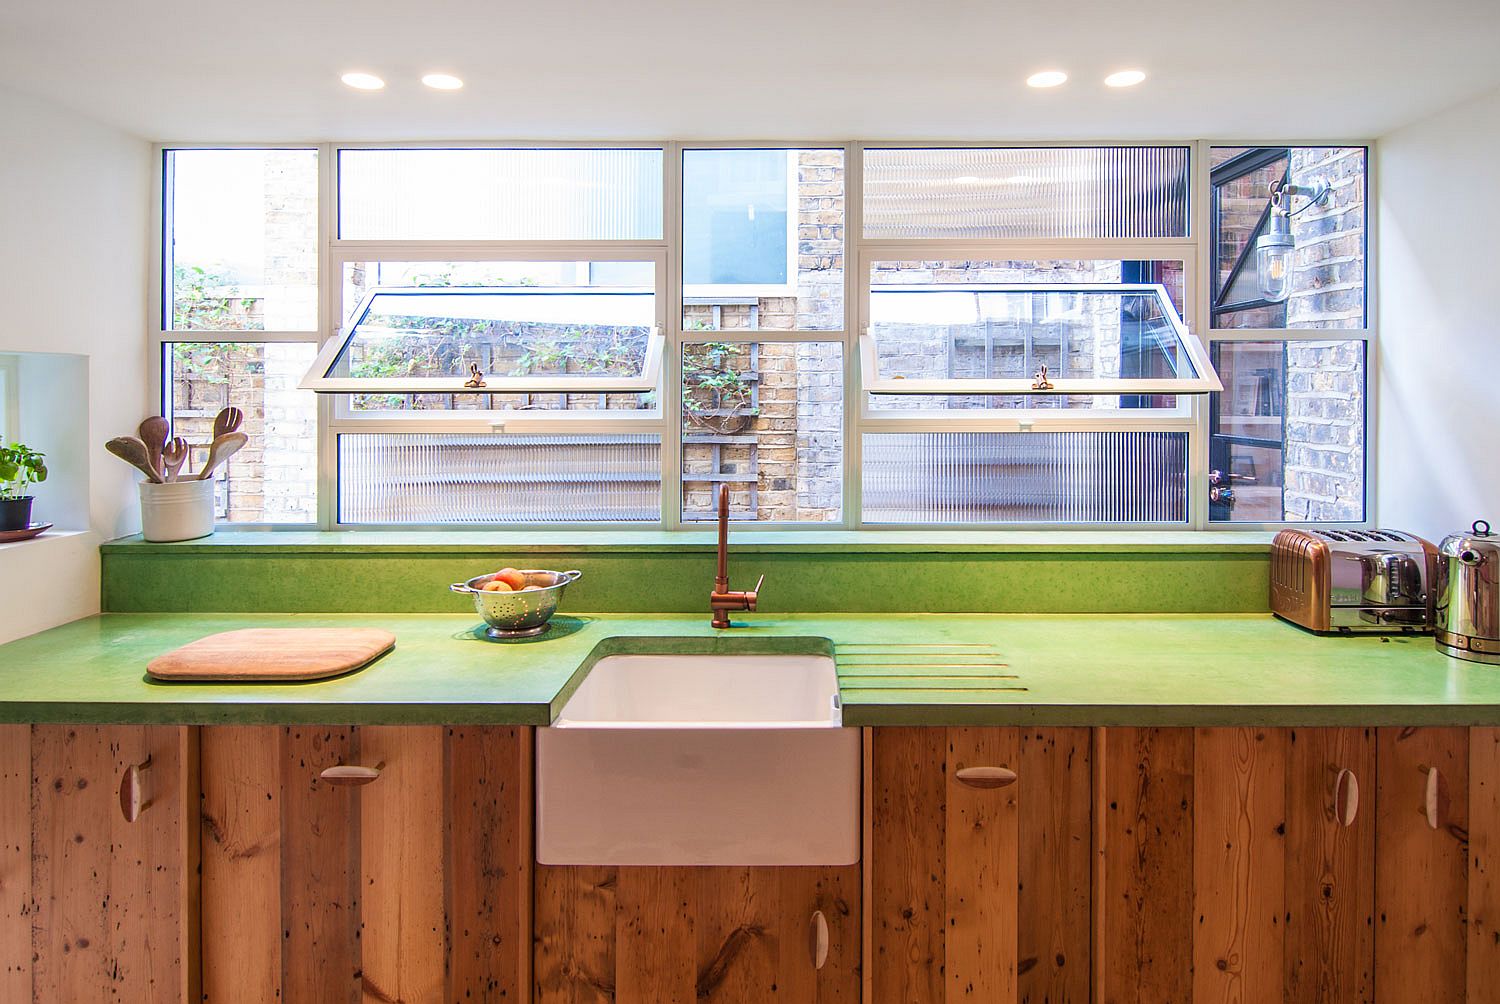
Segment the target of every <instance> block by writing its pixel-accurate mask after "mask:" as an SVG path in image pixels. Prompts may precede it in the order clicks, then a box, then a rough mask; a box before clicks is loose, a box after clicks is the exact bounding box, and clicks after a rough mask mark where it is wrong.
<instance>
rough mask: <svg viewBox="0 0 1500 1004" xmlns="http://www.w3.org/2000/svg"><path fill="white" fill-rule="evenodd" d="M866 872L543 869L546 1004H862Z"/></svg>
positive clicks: (541, 946)
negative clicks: (772, 1003)
mask: <svg viewBox="0 0 1500 1004" xmlns="http://www.w3.org/2000/svg"><path fill="white" fill-rule="evenodd" d="M859 904H860V873H859V866H858V865H851V866H849V867H808V868H759V867H757V868H732V867H713V868H663V867H651V868H624V867H621V868H613V867H610V868H602V867H581V866H540V865H539V866H538V867H537V869H536V905H535V925H536V926H535V946H536V958H535V974H536V976H535V994H534V997H533V1000H535V1001H536V1002H537V1004H584V1002H602V1001H617V1002H619V1004H691V1002H694V1001H714V1002H722V1004H762V1002H769V1001H787V1002H788V1004H815V1002H816V1004H857V1002H858V1001H859V1000H860V988H859V958H860V922H859V916H860V911H859Z"/></svg>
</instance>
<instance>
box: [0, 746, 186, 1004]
mask: <svg viewBox="0 0 1500 1004" xmlns="http://www.w3.org/2000/svg"><path fill="white" fill-rule="evenodd" d="M195 739H196V730H194V729H190V728H183V727H166V726H113V725H112V726H90V725H37V726H26V725H7V726H0V1000H4V1001H6V1002H7V1004H9V1002H11V1001H14V1002H17V1004H21V1002H25V1001H35V1002H37V1004H54V1002H55V1004H87V1002H92V1001H106V1000H110V1001H113V1000H125V1001H132V1002H141V1004H166V1002H175V1004H181V1002H184V1001H188V1000H192V999H196V997H197V982H196V973H197V970H196V960H197V952H196V937H197V915H196V912H195V911H194V909H193V907H194V899H193V896H194V893H195V891H196V884H195V873H196V866H197V853H196V848H197V834H196V829H195V826H196V823H197V814H196V813H195V812H194V811H193V808H194V806H193V798H192V795H193V793H194V792H196V790H197V782H196V779H195V777H194V776H193V771H194V770H195V769H196V766H197V754H196V750H195V749H194V742H195ZM131 768H135V770H134V771H132V775H133V778H134V781H133V782H132V783H134V782H135V781H138V788H137V790H138V791H139V793H140V797H139V798H137V799H136V800H135V802H136V804H137V805H138V806H139V807H140V811H139V813H138V814H136V813H134V811H133V810H132V815H133V816H134V818H133V819H132V818H127V817H126V815H125V809H124V806H123V804H122V799H121V785H122V782H123V781H124V777H125V774H126V772H127V771H128V770H130V769H131Z"/></svg>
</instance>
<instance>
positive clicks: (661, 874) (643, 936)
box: [614, 867, 697, 1004]
mask: <svg viewBox="0 0 1500 1004" xmlns="http://www.w3.org/2000/svg"><path fill="white" fill-rule="evenodd" d="M616 882H617V884H618V887H617V889H616V892H615V917H614V924H615V1000H616V1001H618V1002H619V1004H691V1002H692V1001H693V1000H695V999H696V997H697V992H696V976H697V973H696V971H695V965H694V963H695V961H696V957H697V953H696V952H695V951H694V946H695V944H696V938H695V936H694V935H695V932H694V929H693V909H692V900H693V869H690V868H655V867H652V868H619V869H616Z"/></svg>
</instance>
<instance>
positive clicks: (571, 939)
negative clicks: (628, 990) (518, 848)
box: [532, 865, 618, 1004]
mask: <svg viewBox="0 0 1500 1004" xmlns="http://www.w3.org/2000/svg"><path fill="white" fill-rule="evenodd" d="M616 873H617V869H614V868H603V867H590V866H584V865H538V866H536V868H535V871H534V874H533V882H534V890H533V891H534V896H533V903H534V905H533V909H532V924H533V936H532V937H533V941H534V944H535V955H534V957H533V963H532V981H533V986H534V993H533V998H532V999H533V1000H534V1001H535V1002H536V1004H600V1002H605V1001H613V1000H615V913H616V906H615V900H616V895H617V890H618V881H617V874H616Z"/></svg>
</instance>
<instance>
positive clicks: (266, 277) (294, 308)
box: [162, 150, 318, 331]
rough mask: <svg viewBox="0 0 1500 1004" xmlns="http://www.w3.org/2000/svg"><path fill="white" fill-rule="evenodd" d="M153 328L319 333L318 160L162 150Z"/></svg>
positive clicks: (307, 155)
mask: <svg viewBox="0 0 1500 1004" xmlns="http://www.w3.org/2000/svg"><path fill="white" fill-rule="evenodd" d="M165 170H166V203H165V204H166V207H167V214H166V229H167V233H166V248H165V249H164V255H163V265H164V268H163V270H162V271H163V274H164V276H165V277H166V278H167V281H166V283H165V286H166V295H165V297H164V300H165V302H164V304H163V311H162V314H163V317H162V327H164V328H170V329H179V330H197V331H314V330H316V329H317V327H318V152H317V151H316V150H168V151H167V153H166V163H165Z"/></svg>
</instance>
